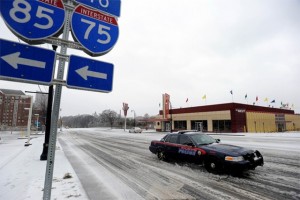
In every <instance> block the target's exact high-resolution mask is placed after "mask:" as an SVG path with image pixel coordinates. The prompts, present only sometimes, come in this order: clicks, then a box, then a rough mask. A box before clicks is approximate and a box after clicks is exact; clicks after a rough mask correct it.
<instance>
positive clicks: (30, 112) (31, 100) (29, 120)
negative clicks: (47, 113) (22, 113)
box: [25, 96, 33, 146]
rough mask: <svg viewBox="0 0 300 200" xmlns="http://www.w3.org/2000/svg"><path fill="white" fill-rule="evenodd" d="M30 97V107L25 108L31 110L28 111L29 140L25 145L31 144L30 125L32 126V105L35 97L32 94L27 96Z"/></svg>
mask: <svg viewBox="0 0 300 200" xmlns="http://www.w3.org/2000/svg"><path fill="white" fill-rule="evenodd" d="M27 97H30V107H29V108H25V109H26V110H29V113H28V122H27V142H25V146H29V145H31V144H30V127H31V117H32V105H33V99H32V96H27Z"/></svg>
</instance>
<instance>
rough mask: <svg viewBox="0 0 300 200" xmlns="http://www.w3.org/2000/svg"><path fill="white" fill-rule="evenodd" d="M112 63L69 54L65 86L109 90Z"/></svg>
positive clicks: (111, 82)
mask: <svg viewBox="0 0 300 200" xmlns="http://www.w3.org/2000/svg"><path fill="white" fill-rule="evenodd" d="M113 73H114V65H113V64H111V63H106V62H102V61H98V60H92V59H88V58H84V57H79V56H75V55H71V56H70V61H69V71H68V75H67V87H68V88H75V89H82V90H91V91H96V92H111V91H112V86H113Z"/></svg>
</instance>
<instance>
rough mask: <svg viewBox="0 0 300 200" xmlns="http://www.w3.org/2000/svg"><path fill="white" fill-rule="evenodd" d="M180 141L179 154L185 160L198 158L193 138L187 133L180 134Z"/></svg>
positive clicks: (191, 160) (192, 160)
mask: <svg viewBox="0 0 300 200" xmlns="http://www.w3.org/2000/svg"><path fill="white" fill-rule="evenodd" d="M178 143H179V148H178V156H179V157H180V158H182V159H183V160H186V161H189V162H194V161H195V159H196V154H197V150H196V148H195V146H194V143H193V142H192V140H191V139H190V138H189V137H188V136H187V135H184V134H182V135H180V136H179V140H178Z"/></svg>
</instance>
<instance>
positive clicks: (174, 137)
mask: <svg viewBox="0 0 300 200" xmlns="http://www.w3.org/2000/svg"><path fill="white" fill-rule="evenodd" d="M177 137H178V135H169V136H168V137H167V138H166V142H170V143H177Z"/></svg>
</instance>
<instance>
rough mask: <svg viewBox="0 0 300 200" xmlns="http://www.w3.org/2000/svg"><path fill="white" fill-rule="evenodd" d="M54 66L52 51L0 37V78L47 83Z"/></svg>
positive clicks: (53, 53) (50, 80)
mask: <svg viewBox="0 0 300 200" xmlns="http://www.w3.org/2000/svg"><path fill="white" fill-rule="evenodd" d="M54 66H55V52H54V51H52V50H48V49H44V48H39V47H33V46H30V45H25V44H20V43H17V42H12V41H8V40H3V39H0V78H1V79H5V80H10V81H17V82H27V83H38V84H42V85H49V84H50V83H51V82H52V78H53V71H54V70H53V69H54Z"/></svg>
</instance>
